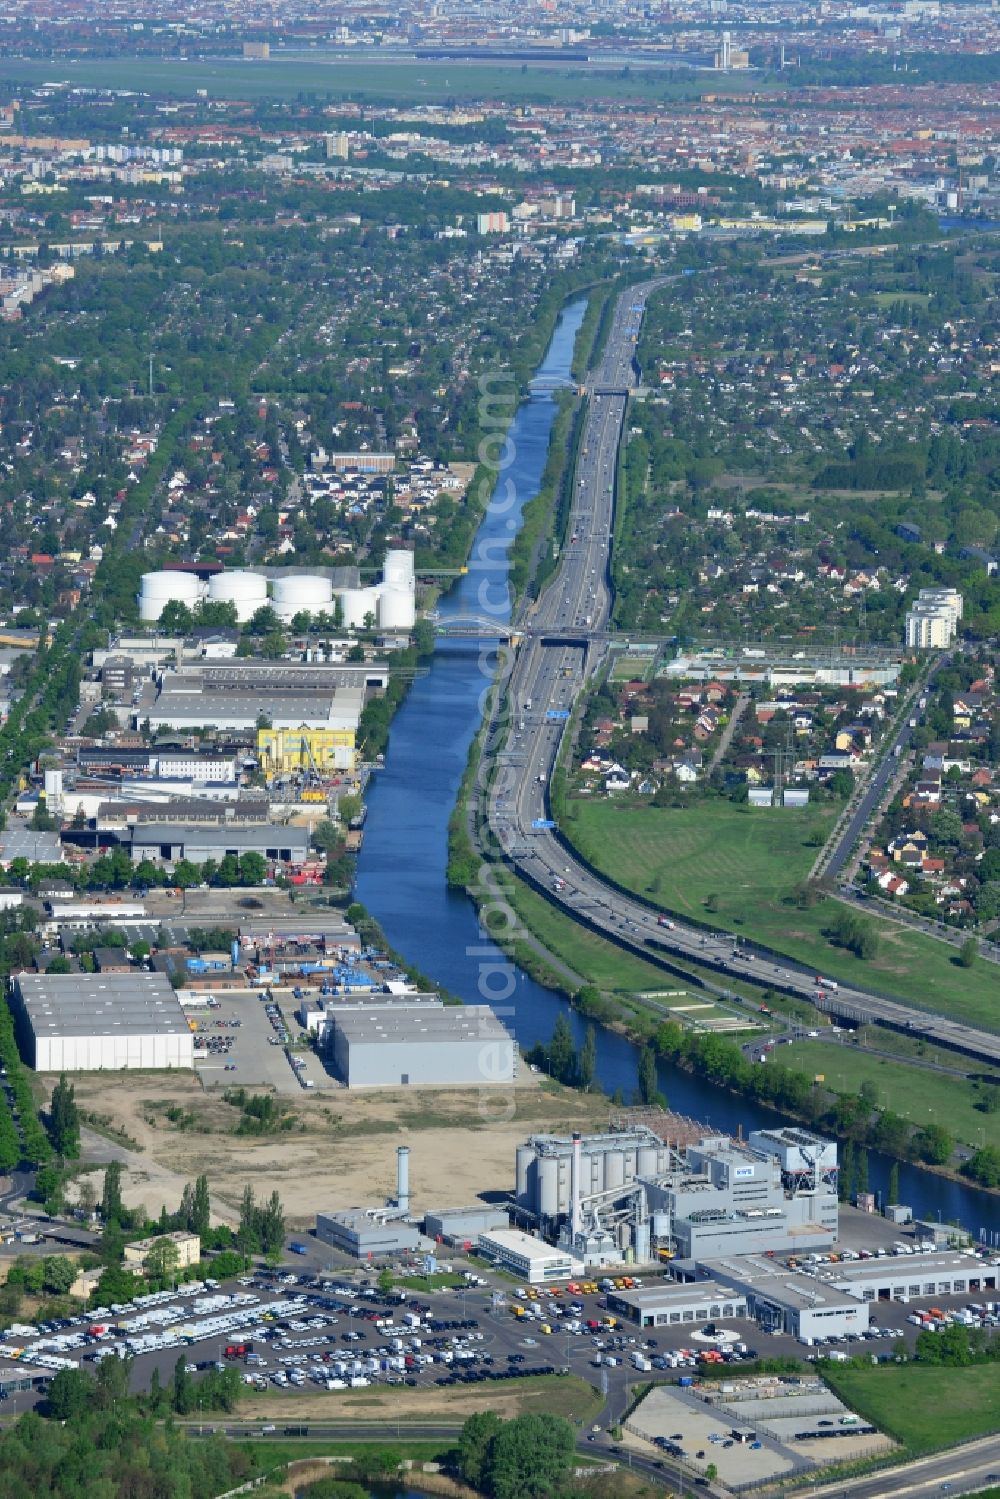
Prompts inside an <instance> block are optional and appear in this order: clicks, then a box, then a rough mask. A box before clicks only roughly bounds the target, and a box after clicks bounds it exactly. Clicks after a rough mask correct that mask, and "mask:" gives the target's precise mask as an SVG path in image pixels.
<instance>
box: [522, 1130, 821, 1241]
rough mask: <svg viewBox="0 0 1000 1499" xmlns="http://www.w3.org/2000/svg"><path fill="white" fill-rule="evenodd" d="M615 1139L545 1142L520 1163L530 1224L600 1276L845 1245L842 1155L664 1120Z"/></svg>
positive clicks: (806, 1140) (764, 1134) (806, 1136)
mask: <svg viewBox="0 0 1000 1499" xmlns="http://www.w3.org/2000/svg"><path fill="white" fill-rule="evenodd" d="M663 1117H664V1120H665V1121H666V1125H665V1131H666V1132H667V1133H670V1132H672V1133H673V1134H674V1140H673V1142H672V1143H668V1141H667V1139H666V1138H665V1137H661V1135H660V1134H658V1133H657V1132H656V1131H654V1130H653V1129H651V1128H649V1127H648V1126H646V1125H641V1124H637V1125H636V1126H635V1127H634V1128H628V1127H626V1128H623V1129H620V1130H617V1129H612V1130H610V1131H609V1132H608V1133H607V1134H603V1135H589V1136H576V1137H573V1138H572V1139H570V1138H565V1137H558V1136H551V1135H537V1136H533V1137H532V1138H531V1139H529V1140H528V1141H527V1143H526V1144H525V1145H523V1146H520V1147H519V1148H518V1150H517V1154H516V1189H515V1197H516V1203H517V1208H518V1210H519V1213H520V1215H521V1218H522V1221H525V1220H527V1221H528V1222H531V1223H535V1224H537V1225H538V1226H539V1228H540V1229H541V1230H542V1232H543V1233H546V1234H547V1235H549V1236H551V1237H556V1236H557V1235H558V1240H559V1244H560V1246H561V1247H563V1248H565V1249H567V1250H568V1251H570V1252H571V1253H573V1254H575V1255H577V1256H579V1257H580V1258H581V1259H583V1260H584V1262H585V1263H587V1264H589V1265H610V1264H616V1263H621V1262H622V1261H623V1260H625V1259H626V1258H628V1259H631V1260H635V1261H636V1262H638V1263H646V1262H648V1261H650V1260H651V1259H652V1258H653V1255H654V1250H656V1249H659V1248H663V1249H666V1250H669V1251H670V1253H671V1254H673V1255H676V1256H679V1257H680V1258H682V1259H690V1260H694V1259H696V1258H714V1257H717V1256H719V1255H726V1254H737V1255H742V1254H751V1253H754V1252H757V1251H761V1252H768V1251H771V1252H775V1251H782V1250H790V1251H793V1252H796V1253H799V1254H803V1253H808V1252H810V1251H814V1250H817V1249H825V1248H827V1247H829V1246H830V1245H831V1244H833V1243H834V1242H835V1240H836V1237H837V1226H838V1200H837V1175H838V1166H837V1147H836V1144H835V1143H834V1142H832V1141H828V1140H822V1139H820V1138H819V1137H818V1136H816V1135H813V1134H810V1133H809V1132H808V1131H806V1130H801V1129H777V1130H758V1131H755V1132H754V1133H753V1134H752V1135H751V1136H750V1139H749V1141H736V1140H732V1139H730V1138H729V1137H728V1136H725V1135H712V1134H710V1133H708V1132H707V1131H705V1132H702V1131H701V1128H700V1127H699V1126H697V1125H694V1124H692V1123H691V1121H681V1120H676V1119H675V1120H674V1121H673V1122H672V1123H671V1120H670V1117H669V1116H663Z"/></svg>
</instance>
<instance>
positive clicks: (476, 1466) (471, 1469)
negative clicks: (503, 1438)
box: [458, 1411, 503, 1489]
mask: <svg viewBox="0 0 1000 1499" xmlns="http://www.w3.org/2000/svg"><path fill="white" fill-rule="evenodd" d="M502 1425H503V1422H502V1421H501V1419H500V1417H499V1416H498V1415H496V1413H495V1412H494V1411H481V1412H479V1413H477V1414H476V1415H474V1416H469V1418H468V1420H467V1421H466V1422H465V1424H464V1425H463V1427H462V1435H461V1437H460V1438H459V1443H458V1466H459V1471H460V1472H461V1474H462V1477H463V1478H464V1480H465V1482H466V1483H467V1484H468V1485H469V1486H470V1488H474V1489H481V1488H482V1485H483V1472H484V1468H485V1465H486V1457H487V1454H488V1452H489V1448H490V1443H491V1442H492V1441H493V1438H494V1437H495V1436H496V1435H497V1432H498V1431H499V1430H500V1428H501V1426H502Z"/></svg>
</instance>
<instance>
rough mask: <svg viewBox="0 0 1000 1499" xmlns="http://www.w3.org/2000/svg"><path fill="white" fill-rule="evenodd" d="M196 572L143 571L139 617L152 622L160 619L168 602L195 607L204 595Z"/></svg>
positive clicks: (140, 585) (140, 584) (140, 583)
mask: <svg viewBox="0 0 1000 1499" xmlns="http://www.w3.org/2000/svg"><path fill="white" fill-rule="evenodd" d="M203 592H204V590H203V587H202V584H201V583H200V582H199V580H198V578H196V577H195V575H194V573H174V572H158V573H143V575H142V578H141V579H140V582H139V598H138V604H139V618H140V619H141V620H145V621H146V623H151V622H152V621H154V620H157V619H159V617H160V615H161V614H162V613H163V611H164V609H165V608H166V606H167V604H170V603H178V604H186V605H187V607H188V608H189V609H193V608H194V607H195V605H196V604H197V603H198V601H199V600H200V599H201V597H202V595H203Z"/></svg>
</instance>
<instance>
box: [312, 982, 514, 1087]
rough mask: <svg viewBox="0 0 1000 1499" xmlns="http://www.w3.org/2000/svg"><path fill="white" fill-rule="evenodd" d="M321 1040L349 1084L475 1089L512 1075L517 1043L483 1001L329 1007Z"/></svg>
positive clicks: (509, 1080) (435, 1001)
mask: <svg viewBox="0 0 1000 1499" xmlns="http://www.w3.org/2000/svg"><path fill="white" fill-rule="evenodd" d="M328 1015H329V1022H328V1025H327V1027H326V1029H325V1032H324V1041H325V1044H326V1046H327V1049H328V1053H329V1055H330V1057H331V1059H332V1064H333V1069H334V1071H335V1072H336V1074H337V1076H338V1077H339V1078H340V1079H341V1080H342V1081H343V1082H344V1083H346V1085H347V1086H348V1087H349V1088H398V1087H400V1086H402V1087H407V1086H419V1085H425V1086H426V1085H433V1086H442V1085H446V1084H449V1083H458V1084H465V1085H467V1086H468V1085H473V1086H479V1085H481V1084H490V1083H510V1082H512V1081H513V1079H514V1040H513V1037H512V1036H511V1035H510V1033H509V1031H507V1030H506V1029H505V1028H504V1026H503V1025H502V1024H501V1023H500V1021H499V1020H498V1019H497V1018H496V1015H495V1014H494V1012H493V1011H492V1010H491V1009H490V1008H489V1006H488V1005H444V1004H442V1003H441V1002H440V1001H439V1000H433V1001H428V1000H427V999H426V998H423V999H420V998H417V997H416V996H415V997H414V1002H413V1003H407V1002H406V1001H405V1000H400V999H397V1000H395V1001H394V1002H391V1003H383V1004H380V1005H379V1004H365V1005H357V1006H352V1007H350V1008H344V1009H341V1008H338V1009H336V1010H331V1011H329V1012H328Z"/></svg>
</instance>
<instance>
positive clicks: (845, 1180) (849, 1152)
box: [837, 1140, 856, 1202]
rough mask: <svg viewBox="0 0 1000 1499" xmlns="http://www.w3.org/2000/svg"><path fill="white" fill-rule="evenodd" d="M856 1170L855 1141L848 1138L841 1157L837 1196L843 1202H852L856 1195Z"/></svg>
mask: <svg viewBox="0 0 1000 1499" xmlns="http://www.w3.org/2000/svg"><path fill="white" fill-rule="evenodd" d="M855 1171H856V1166H855V1159H854V1141H853V1140H848V1141H847V1143H846V1145H845V1146H844V1153H843V1155H842V1156H841V1159H840V1175H839V1178H838V1181H837V1188H838V1190H837V1196H838V1197H839V1198H840V1200H841V1202H850V1200H851V1198H852V1197H853V1196H854V1182H855Z"/></svg>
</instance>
